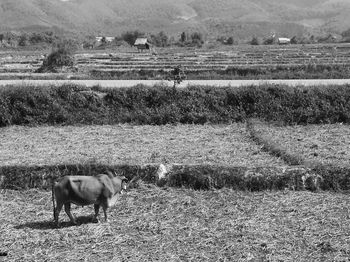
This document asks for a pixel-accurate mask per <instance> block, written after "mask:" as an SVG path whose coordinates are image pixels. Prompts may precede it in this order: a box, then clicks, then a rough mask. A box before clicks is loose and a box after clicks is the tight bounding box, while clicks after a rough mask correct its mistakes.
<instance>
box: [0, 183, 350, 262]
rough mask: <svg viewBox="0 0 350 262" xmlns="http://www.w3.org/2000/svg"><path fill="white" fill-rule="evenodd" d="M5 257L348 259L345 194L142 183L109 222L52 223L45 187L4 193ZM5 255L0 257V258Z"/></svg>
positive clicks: (0, 204)
mask: <svg viewBox="0 0 350 262" xmlns="http://www.w3.org/2000/svg"><path fill="white" fill-rule="evenodd" d="M0 200H1V201H0V209H1V212H0V234H1V238H0V251H1V252H7V257H6V258H5V261H7V260H8V261H58V260H59V261H344V262H345V261H349V257H350V217H349V216H350V213H349V206H350V198H349V197H348V195H345V194H334V193H329V192H328V193H325V192H322V193H311V192H290V191H285V192H282V191H281V192H260V193H248V192H238V191H233V190H229V189H222V190H217V191H194V190H188V189H186V190H185V189H174V188H165V189H160V188H157V187H155V186H150V185H144V184H139V187H138V188H137V189H133V190H131V191H130V192H128V193H127V194H125V195H122V196H121V197H120V201H119V202H118V203H117V205H116V206H115V207H114V208H112V209H111V210H110V212H109V219H110V220H109V222H107V223H105V222H102V223H99V224H93V223H91V222H90V220H91V215H92V213H93V210H92V208H88V207H84V208H74V209H73V213H74V214H75V215H76V216H77V217H78V221H79V222H80V223H81V224H80V225H79V226H72V225H71V224H69V223H68V222H67V221H68V217H67V215H66V214H64V212H62V213H61V216H60V218H61V220H63V221H64V222H63V224H62V227H61V228H59V229H57V228H54V226H53V222H52V203H51V193H49V192H42V191H37V190H29V191H10V190H2V191H1V194H0ZM0 260H1V258H0Z"/></svg>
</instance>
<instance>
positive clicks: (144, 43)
mask: <svg viewBox="0 0 350 262" xmlns="http://www.w3.org/2000/svg"><path fill="white" fill-rule="evenodd" d="M134 46H136V47H137V49H138V50H139V51H140V50H141V51H143V50H144V49H147V50H149V49H150V47H151V44H150V43H149V42H148V39H147V38H137V39H136V41H135V44H134Z"/></svg>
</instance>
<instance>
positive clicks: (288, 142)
mask: <svg viewBox="0 0 350 262" xmlns="http://www.w3.org/2000/svg"><path fill="white" fill-rule="evenodd" d="M255 129H256V130H258V131H259V132H260V133H262V134H263V135H264V136H265V137H266V138H268V139H270V140H271V141H273V142H274V143H275V144H278V145H281V146H283V147H284V148H285V149H286V150H287V151H288V152H289V153H291V154H294V155H299V156H300V157H302V158H304V159H305V161H306V162H309V163H322V164H331V165H336V166H349V165H350V150H349V149H350V127H349V125H343V124H325V125H306V126H298V125H296V126H278V125H273V124H266V123H265V124H264V123H262V122H256V123H255Z"/></svg>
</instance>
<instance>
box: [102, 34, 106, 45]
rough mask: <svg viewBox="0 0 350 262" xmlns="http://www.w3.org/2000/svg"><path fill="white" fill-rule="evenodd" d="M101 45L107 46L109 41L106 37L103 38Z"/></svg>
mask: <svg viewBox="0 0 350 262" xmlns="http://www.w3.org/2000/svg"><path fill="white" fill-rule="evenodd" d="M101 44H102V45H105V44H107V39H106V37H105V36H103V37H102V38H101Z"/></svg>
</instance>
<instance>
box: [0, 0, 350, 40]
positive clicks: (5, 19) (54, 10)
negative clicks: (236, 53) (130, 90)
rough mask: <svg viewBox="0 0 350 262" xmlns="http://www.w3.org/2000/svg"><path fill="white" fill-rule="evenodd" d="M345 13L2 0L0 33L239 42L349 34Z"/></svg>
mask: <svg viewBox="0 0 350 262" xmlns="http://www.w3.org/2000/svg"><path fill="white" fill-rule="evenodd" d="M349 11H350V1H348V0H307V1H305V0H245V1H241V0H216V1H212V0H177V1H173V0H142V1H140V0H15V1H14V0H0V30H2V31H4V30H27V31H29V30H33V29H37V30H42V29H46V28H47V29H50V28H52V27H54V28H56V29H63V30H65V31H70V32H74V33H78V32H80V33H83V34H108V35H117V34H120V33H121V32H124V31H126V30H136V29H137V30H140V31H145V32H159V31H161V30H164V31H166V32H168V33H170V34H178V33H179V32H181V31H185V30H201V31H203V32H207V33H209V34H210V35H212V36H213V37H215V36H216V35H223V34H227V35H235V36H238V37H241V38H247V37H251V36H252V35H258V36H266V35H268V34H270V33H271V32H275V33H277V34H280V35H301V34H305V33H310V34H326V33H329V32H332V33H339V32H342V31H344V30H346V29H348V28H349V24H350V17H349V16H348V13H349ZM19 17H20V19H18V18H19Z"/></svg>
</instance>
